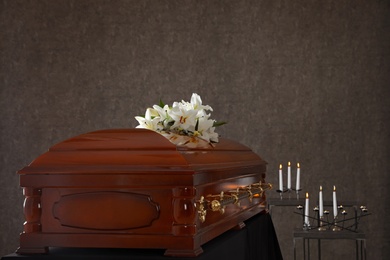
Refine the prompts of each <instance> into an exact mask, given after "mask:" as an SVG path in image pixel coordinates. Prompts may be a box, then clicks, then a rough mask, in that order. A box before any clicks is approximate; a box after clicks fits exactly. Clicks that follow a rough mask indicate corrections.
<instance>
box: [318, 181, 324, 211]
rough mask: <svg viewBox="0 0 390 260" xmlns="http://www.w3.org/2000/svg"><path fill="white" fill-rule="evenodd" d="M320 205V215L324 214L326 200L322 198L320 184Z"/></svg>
mask: <svg viewBox="0 0 390 260" xmlns="http://www.w3.org/2000/svg"><path fill="white" fill-rule="evenodd" d="M318 204H320V205H319V207H320V217H323V216H324V201H323V199H322V186H320V194H319V203H318Z"/></svg>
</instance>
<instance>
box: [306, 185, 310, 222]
mask: <svg viewBox="0 0 390 260" xmlns="http://www.w3.org/2000/svg"><path fill="white" fill-rule="evenodd" d="M305 225H306V226H309V225H310V223H309V193H307V192H306V200H305Z"/></svg>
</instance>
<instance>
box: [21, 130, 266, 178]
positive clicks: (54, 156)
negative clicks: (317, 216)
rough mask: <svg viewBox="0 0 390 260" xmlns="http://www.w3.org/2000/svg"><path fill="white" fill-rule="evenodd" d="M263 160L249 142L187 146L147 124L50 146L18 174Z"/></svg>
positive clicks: (175, 169)
mask: <svg viewBox="0 0 390 260" xmlns="http://www.w3.org/2000/svg"><path fill="white" fill-rule="evenodd" d="M264 164H265V162H264V161H263V160H262V159H261V158H260V157H259V156H258V155H256V154H255V153H253V152H252V150H251V149H249V148H248V147H246V146H244V145H242V144H239V143H237V142H234V141H232V140H228V139H225V138H220V142H219V143H217V144H216V145H215V146H214V147H212V146H210V147H208V148H186V147H182V146H180V147H179V146H176V145H174V144H172V143H171V142H170V141H169V140H168V139H166V138H165V137H164V136H162V135H160V134H159V133H156V132H154V131H151V130H146V129H108V130H100V131H95V132H90V133H86V134H82V135H79V136H76V137H73V138H70V139H68V140H65V141H63V142H61V143H58V144H56V145H54V146H53V147H51V148H50V149H49V150H48V151H47V152H46V153H44V154H42V155H41V156H39V157H38V158H36V159H35V160H34V161H33V162H32V163H31V164H30V165H28V166H27V167H25V168H23V169H21V170H20V171H19V172H18V173H19V174H108V173H109V174H137V173H149V174H150V173H153V174H160V173H161V174H164V173H167V172H169V173H171V174H187V173H188V174H191V173H194V172H197V171H207V170H210V169H217V168H219V169H223V168H232V167H241V168H242V167H253V166H256V165H264Z"/></svg>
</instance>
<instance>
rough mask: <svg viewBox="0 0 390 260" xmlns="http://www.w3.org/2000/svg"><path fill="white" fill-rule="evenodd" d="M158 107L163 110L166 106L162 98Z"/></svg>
mask: <svg viewBox="0 0 390 260" xmlns="http://www.w3.org/2000/svg"><path fill="white" fill-rule="evenodd" d="M158 105H159V106H160V107H161V108H163V107H164V106H165V104H164V102H163V101H162V100H161V98H160V102H159V103H158Z"/></svg>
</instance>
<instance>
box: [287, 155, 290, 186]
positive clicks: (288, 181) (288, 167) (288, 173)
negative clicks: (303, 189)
mask: <svg viewBox="0 0 390 260" xmlns="http://www.w3.org/2000/svg"><path fill="white" fill-rule="evenodd" d="M287 189H289V190H291V163H290V162H288V166H287Z"/></svg>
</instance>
